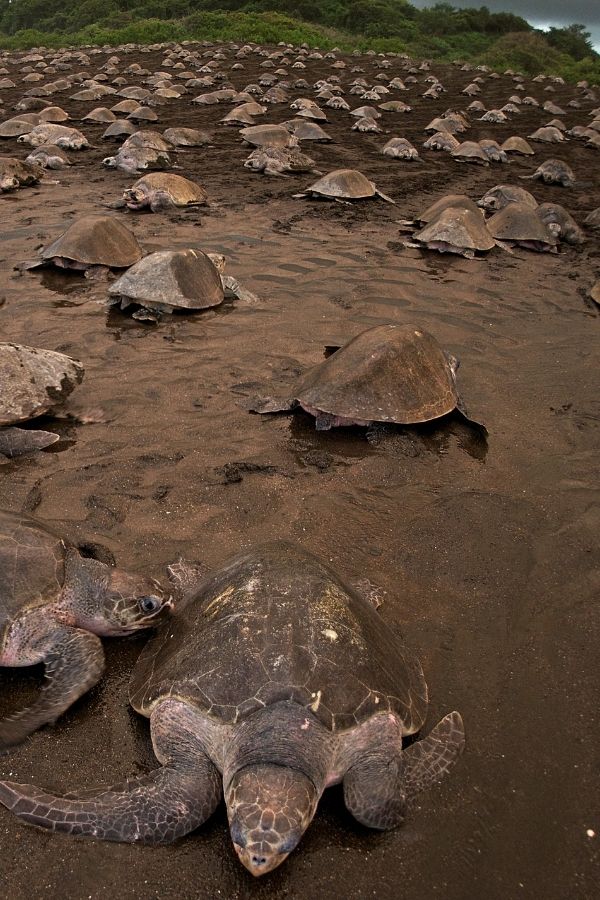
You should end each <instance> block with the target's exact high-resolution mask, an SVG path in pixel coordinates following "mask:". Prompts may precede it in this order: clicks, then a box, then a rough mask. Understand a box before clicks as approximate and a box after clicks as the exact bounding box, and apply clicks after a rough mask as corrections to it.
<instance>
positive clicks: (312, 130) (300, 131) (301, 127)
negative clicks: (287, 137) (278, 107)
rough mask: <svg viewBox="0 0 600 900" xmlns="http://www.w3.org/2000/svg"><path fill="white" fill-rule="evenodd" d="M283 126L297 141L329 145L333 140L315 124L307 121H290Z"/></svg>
mask: <svg viewBox="0 0 600 900" xmlns="http://www.w3.org/2000/svg"><path fill="white" fill-rule="evenodd" d="M284 125H285V127H286V128H287V129H288V131H291V132H292V134H293V135H294V137H295V138H296V139H297V140H298V141H318V142H321V143H331V141H332V140H333V138H332V137H330V135H328V134H327V132H326V131H324V129H323V128H321V126H320V125H319V124H318V123H317V122H309V121H308V120H307V119H291V120H290V121H289V122H285V123H284Z"/></svg>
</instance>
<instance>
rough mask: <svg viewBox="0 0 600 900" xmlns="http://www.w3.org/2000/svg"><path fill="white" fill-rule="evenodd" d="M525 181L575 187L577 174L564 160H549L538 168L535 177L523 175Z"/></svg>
mask: <svg viewBox="0 0 600 900" xmlns="http://www.w3.org/2000/svg"><path fill="white" fill-rule="evenodd" d="M520 177H521V178H523V179H525V180H526V179H534V180H535V179H539V180H541V181H543V182H544V184H559V185H561V186H562V187H573V185H574V184H575V174H574V172H573V169H572V168H571V167H570V166H569V165H567V163H566V162H564V160H562V159H547V160H546V162H543V163H542V164H541V166H538V167H537V169H536V170H535V172H534V173H533V175H521V176H520Z"/></svg>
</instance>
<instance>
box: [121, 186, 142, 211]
mask: <svg viewBox="0 0 600 900" xmlns="http://www.w3.org/2000/svg"><path fill="white" fill-rule="evenodd" d="M123 200H124V201H125V203H126V204H127V206H128V207H129V208H130V209H141V208H142V206H144V205H145V203H146V202H147V200H148V198H147V196H146V194H145V192H144V191H143V190H141V189H140V188H129V189H128V190H126V191H123Z"/></svg>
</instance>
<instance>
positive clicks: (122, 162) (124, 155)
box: [102, 144, 171, 175]
mask: <svg viewBox="0 0 600 900" xmlns="http://www.w3.org/2000/svg"><path fill="white" fill-rule="evenodd" d="M102 165H103V166H106V167H107V168H108V169H119V170H120V171H121V172H126V173H127V174H128V175H135V174H136V173H138V172H144V171H145V170H146V169H168V168H170V166H171V157H170V156H169V154H168V153H167V152H166V151H164V150H155V149H154V148H153V147H126V146H125V144H123V146H122V147H120V148H119V150H118V151H117V153H116V154H115V155H114V156H107V157H105V158H104V159H103V160H102Z"/></svg>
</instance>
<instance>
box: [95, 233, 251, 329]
mask: <svg viewBox="0 0 600 900" xmlns="http://www.w3.org/2000/svg"><path fill="white" fill-rule="evenodd" d="M224 265H225V258H224V257H222V256H216V255H214V256H213V255H209V254H207V253H203V252H202V251H201V250H194V249H191V248H190V249H187V250H158V251H157V252H156V253H150V254H149V255H148V256H144V257H143V259H141V260H140V261H139V262H137V263H136V264H135V265H133V266H131V268H130V269H128V270H127V271H126V272H124V273H123V275H121V277H120V278H118V279H117V280H116V281H114V282H113V283H112V284H111V285H110V287H109V289H108V295H109V301H108V302H109V304H110V305H116V304H120V307H121V309H127V308H128V307H130V306H133V305H135V306H138V307H141V309H139V310H138V311H137V312H134V314H133V317H134V318H135V319H140V320H142V321H149V322H157V321H158V320H159V318H160V316H161V315H162V314H163V313H172V312H173V311H174V310H177V309H180V310H192V311H193V310H201V309H208V308H210V307H211V306H219V305H220V304H221V303H222V302H223V300H224V299H225V291H228V292H229V294H230V295H233V296H236V297H238V298H239V299H241V300H243V301H245V302H250V303H254V302H256V297H255V296H254V294H251V293H250V291H247V290H245V289H244V288H242V287H241V285H239V284H238V282H237V281H236V280H235V279H234V278H231V277H229V276H227V275H222V274H221V273H222V271H223V268H224Z"/></svg>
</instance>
